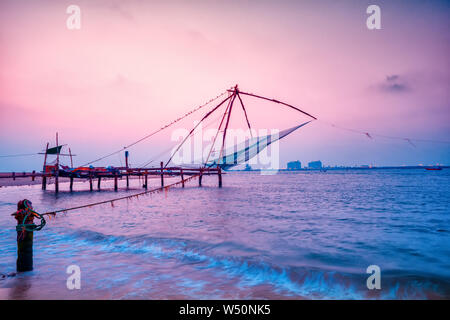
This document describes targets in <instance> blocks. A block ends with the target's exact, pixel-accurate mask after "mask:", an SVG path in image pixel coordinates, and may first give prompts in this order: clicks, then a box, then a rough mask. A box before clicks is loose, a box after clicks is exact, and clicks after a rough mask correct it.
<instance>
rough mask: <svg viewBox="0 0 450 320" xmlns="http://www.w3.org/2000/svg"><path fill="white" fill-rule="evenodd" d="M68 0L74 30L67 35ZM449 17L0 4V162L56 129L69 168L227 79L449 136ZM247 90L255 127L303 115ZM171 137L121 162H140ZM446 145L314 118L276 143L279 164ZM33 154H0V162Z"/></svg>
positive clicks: (412, 153)
mask: <svg viewBox="0 0 450 320" xmlns="http://www.w3.org/2000/svg"><path fill="white" fill-rule="evenodd" d="M70 4H76V5H78V6H80V8H81V14H82V22H81V23H82V25H81V30H68V29H67V28H66V19H67V17H68V15H67V14H66V13H65V11H66V8H67V7H68V6H69V5H70ZM369 4H378V5H380V7H381V19H382V20H381V21H382V30H368V29H367V27H366V17H367V14H366V8H367V6H368V5H369ZM449 13H450V6H449V3H448V2H446V1H359V0H353V1H331V0H330V1H328V0H327V1H200V0H198V1H126V2H125V1H94V0H88V1H79V0H72V1H41V0H36V1H32V2H31V1H2V2H1V4H0V48H1V50H0V92H1V94H0V155H7V154H18V153H31V152H38V151H40V150H41V149H42V148H43V147H44V146H45V143H46V142H47V141H53V139H54V133H55V132H56V131H58V132H59V134H60V136H61V139H62V142H63V143H68V144H70V146H71V148H72V151H73V152H75V153H77V154H78V157H77V160H76V161H77V162H76V164H81V163H83V162H85V161H88V160H91V159H93V158H96V157H98V156H101V155H103V154H105V153H108V152H110V151H114V150H116V149H117V148H120V147H122V146H124V145H126V144H128V143H130V142H132V141H134V140H136V139H138V138H140V137H141V136H144V135H145V134H147V133H149V132H152V131H153V130H155V129H156V128H158V127H160V126H161V125H163V124H165V123H167V122H170V121H171V120H173V119H175V118H178V117H179V116H180V115H182V114H184V113H185V112H186V111H189V110H191V109H193V108H194V107H196V106H198V105H199V104H201V103H203V102H204V101H206V100H208V99H209V98H211V97H214V96H216V95H217V94H219V93H221V92H222V91H224V90H225V89H226V88H228V87H231V86H233V85H234V84H236V83H238V84H239V86H240V88H241V89H242V90H243V91H249V92H254V93H258V94H262V95H265V96H268V97H274V98H278V99H280V100H283V101H286V102H288V103H291V104H294V105H296V106H299V107H300V108H302V109H304V110H306V111H307V112H309V113H311V114H313V115H315V116H317V117H318V118H319V119H320V120H323V121H326V122H332V123H335V124H337V125H340V126H344V127H350V128H354V129H358V130H362V131H368V132H374V133H380V134H384V135H392V136H402V137H408V138H420V139H432V140H443V141H449V140H450V125H449V123H450V121H449V120H450V117H449V115H450V112H449V111H450V110H449V101H450V100H449V92H450V91H449V89H450V88H449V80H450V74H449V73H450V71H449V70H450V68H449V58H448V57H449V48H450V46H449V44H450V42H449V40H450V39H449V32H448V31H449ZM388 77H389V79H391V80H388ZM250 99H251V98H249V99H247V100H246V101H248V102H247V103H248V112H249V116H250V120H251V121H252V123H253V124H254V126H255V127H259V128H279V129H285V128H287V127H290V126H294V125H295V124H297V123H299V122H302V121H304V120H305V118H304V117H302V116H301V115H299V114H296V113H293V112H291V111H289V110H288V109H285V108H282V107H280V106H271V105H270V104H266V103H257V101H254V100H250ZM200 115H201V114H198V115H197V116H194V117H193V118H192V119H190V120H189V121H187V122H184V123H183V124H182V126H185V127H186V128H190V126H192V121H193V120H195V119H198V118H199V117H200ZM237 115H240V114H239V113H238V112H236V116H237ZM236 125H238V124H236ZM169 137H170V130H169V132H168V133H167V134H162V135H159V136H157V137H155V138H152V139H151V140H149V141H147V142H146V143H144V144H143V145H142V146H141V147H137V148H135V149H132V150H130V152H131V154H132V157H133V158H132V159H133V160H134V161H135V163H140V162H142V161H145V160H146V159H147V158H151V156H152V155H154V154H155V153H159V151H160V150H162V149H164V148H165V147H167V145H168V144H169V143H172V142H170V140H169ZM449 146H450V144H445V143H416V147H413V146H412V145H410V144H408V143H406V142H403V141H395V140H387V139H374V140H370V139H368V138H366V137H364V136H362V135H356V134H353V133H349V132H346V131H339V130H337V129H335V128H331V127H329V126H327V125H326V124H325V123H324V122H320V121H317V122H314V123H311V124H310V125H308V126H307V127H305V128H304V129H301V130H299V131H298V132H296V133H294V134H292V135H291V136H289V137H287V138H286V139H285V140H283V141H282V143H281V152H282V153H281V162H282V164H283V166H284V163H285V162H286V161H288V160H297V159H299V160H301V161H302V162H303V163H304V164H306V163H307V162H308V161H312V160H318V159H320V160H322V161H323V162H324V163H325V164H327V165H341V164H342V165H354V164H375V165H391V164H392V165H401V164H408V165H415V164H419V163H424V164H431V163H444V164H450V161H449V160H450V148H449ZM118 161H119V160H118V157H113V158H112V159H111V160H110V161H109V160H108V163H110V164H113V165H117V164H119V162H118ZM41 163H42V159H41V158H40V157H31V158H25V159H23V158H0V171H9V170H30V169H39V166H40V165H41ZM100 164H106V162H105V163H100Z"/></svg>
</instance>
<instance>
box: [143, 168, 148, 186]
mask: <svg viewBox="0 0 450 320" xmlns="http://www.w3.org/2000/svg"><path fill="white" fill-rule="evenodd" d="M144 188H145V189H147V188H148V176H147V171H145V174H144Z"/></svg>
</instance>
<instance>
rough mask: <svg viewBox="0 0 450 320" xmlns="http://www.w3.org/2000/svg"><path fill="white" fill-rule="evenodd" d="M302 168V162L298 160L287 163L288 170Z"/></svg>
mask: <svg viewBox="0 0 450 320" xmlns="http://www.w3.org/2000/svg"><path fill="white" fill-rule="evenodd" d="M301 168H302V163H301V162H300V161H291V162H288V163H287V169H288V170H300V169H301Z"/></svg>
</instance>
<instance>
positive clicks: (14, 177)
mask: <svg viewBox="0 0 450 320" xmlns="http://www.w3.org/2000/svg"><path fill="white" fill-rule="evenodd" d="M12 176H13V180H16V173H15V172H13V174H12Z"/></svg>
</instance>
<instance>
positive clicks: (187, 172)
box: [0, 162, 222, 193]
mask: <svg viewBox="0 0 450 320" xmlns="http://www.w3.org/2000/svg"><path fill="white" fill-rule="evenodd" d="M161 164H162V162H161ZM193 175H198V177H199V186H200V187H201V186H202V177H203V176H204V175H208V176H209V175H217V176H218V186H219V187H222V169H221V168H220V167H216V168H183V167H166V168H164V167H163V165H161V167H159V168H128V167H112V168H110V169H109V170H107V169H105V168H89V169H87V168H83V171H82V172H77V171H76V169H73V172H68V171H67V170H59V172H56V168H55V170H51V171H49V168H48V167H47V172H36V171H33V172H21V173H17V172H11V173H10V174H2V175H0V179H13V180H16V179H19V178H20V179H23V178H31V181H35V179H36V178H38V177H40V178H42V190H46V189H47V185H48V183H47V181H48V179H50V178H54V181H55V192H56V193H57V192H59V183H58V182H59V179H60V178H68V179H69V190H70V191H73V183H74V181H76V180H82V181H89V190H90V191H93V190H94V181H97V190H101V183H102V181H104V180H106V179H110V180H112V179H114V190H115V191H118V189H119V179H122V178H125V179H126V188H127V189H128V188H129V186H130V183H129V179H130V178H131V177H140V178H143V181H144V182H143V185H142V188H144V189H147V188H148V177H149V176H159V177H160V180H161V187H164V180H165V178H168V177H175V176H180V178H181V182H182V187H183V188H184V178H185V176H193Z"/></svg>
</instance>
